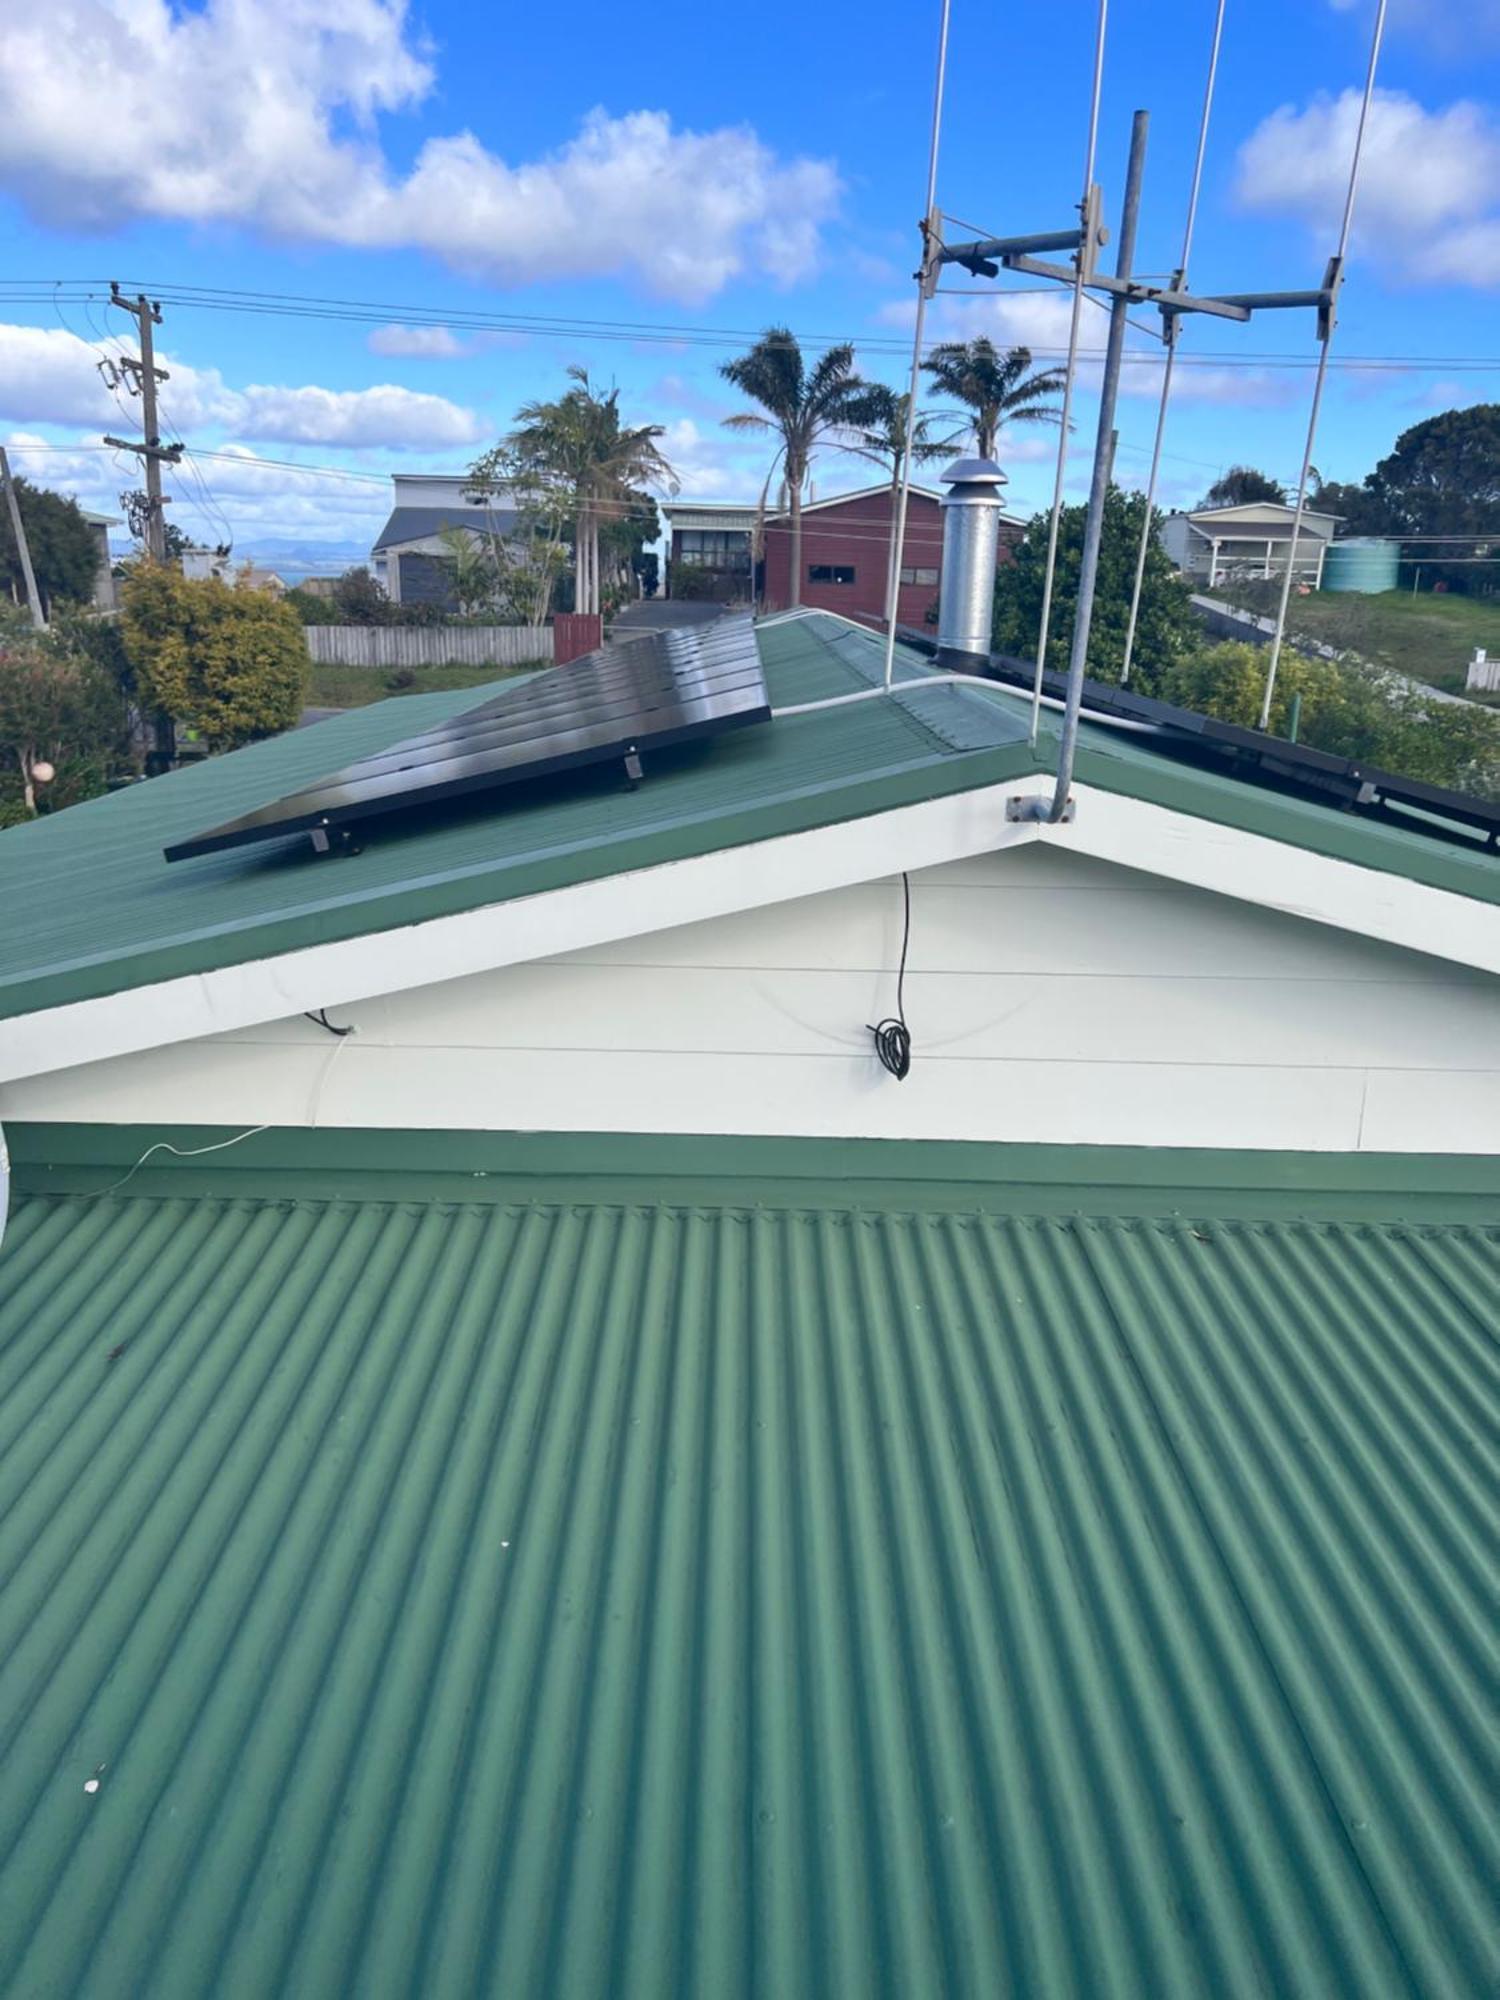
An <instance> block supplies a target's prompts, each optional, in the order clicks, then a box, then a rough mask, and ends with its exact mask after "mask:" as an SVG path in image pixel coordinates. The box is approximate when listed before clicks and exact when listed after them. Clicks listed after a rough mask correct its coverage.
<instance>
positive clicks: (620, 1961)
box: [0, 613, 1500, 2000]
mask: <svg viewBox="0 0 1500 2000" xmlns="http://www.w3.org/2000/svg"><path fill="white" fill-rule="evenodd" d="M672 643H673V644H674V645H675V644H679V643H680V644H683V645H687V646H691V645H692V644H694V643H696V642H695V641H691V640H687V641H680V642H679V641H678V640H675V639H674V641H673V642H672ZM754 644H755V650H756V656H757V658H758V664H759V668H760V670H761V671H762V672H763V674H764V678H765V685H766V690H767V693H768V698H769V706H770V708H771V710H772V714H771V717H770V719H769V720H760V721H757V722H755V723H754V724H753V726H745V727H741V728H737V729H735V730H733V731H731V732H728V733H726V734H723V735H720V736H716V737H713V738H711V739H709V740H705V741H698V742H692V743H683V744H679V745H678V746H677V747H675V748H671V749H663V750H660V751H657V752H648V753H647V754H646V755H645V757H644V767H645V768H644V771H643V774H642V776H641V779H640V782H639V783H638V784H636V785H635V786H634V787H633V788H632V787H631V786H629V785H627V784H626V783H625V781H624V774H623V772H621V771H619V770H617V769H612V768H606V767H602V766H596V767H593V768H591V769H589V770H585V771H582V772H579V771H570V772H563V773H559V774H554V775H552V776H548V777H545V778H541V779H535V780H533V781H532V782H531V783H529V784H527V785H522V786H519V787H517V788H515V789H513V790H507V791H503V792H498V793H491V794H479V795H477V796H473V797H469V798H467V799H463V800H455V801H450V802H448V803H446V804H444V805H441V806H434V807H429V808H426V809H424V810H414V811H411V812H408V813H405V814H403V813H400V812H394V813H392V814H390V815H389V816H387V817H385V818H380V819H375V820H372V821H370V822H368V823H366V824H364V825H363V826H362V827H361V830H360V840H359V845H358V851H353V852H348V853H337V852H331V853H328V854H325V855H319V854H317V853H315V852H314V851H313V845H312V843H311V842H310V841H309V840H308V838H307V837H306V834H305V833H303V834H298V835H293V836H286V837H283V838H281V839H280V840H277V841H272V842H270V843H267V844H259V845H255V846H249V847H234V848H227V849H225V850H224V851H221V852H212V853H204V854H201V855H198V856H196V857H194V858H191V859H186V860H181V861H177V862H174V863H172V864H168V863H167V862H166V861H165V860H164V859H163V855H162V850H163V848H164V847H165V846H170V845H173V844H174V843H176V842H178V841H181V840H184V839H187V838H189V837H191V836H193V835H196V834H198V833H200V832H202V831H203V830H204V829H205V828H209V827H212V826H215V825H218V824H220V823H222V822H224V821H227V820H230V819H232V818H233V817H235V816H236V815H241V814H245V813H250V812H254V811H257V810H259V809H260V808H263V807H266V806H268V805H270V804H271V802H273V801H275V800H277V799H279V798H281V797H283V796H285V795H287V794H289V793H292V792H295V791H297V790H298V789H299V788H301V787H303V786H306V785H308V784H310V783H311V782H313V781H314V780H317V779H318V778H320V777H322V776H325V775H326V774H328V773H329V772H330V771H331V770H333V769H336V768H338V767H341V766H344V765H347V764H349V763H351V762H353V761H355V760H358V759H362V758H367V757H370V756H375V755H379V754H381V753H383V752H386V751H389V750H390V749H391V746H392V745H393V744H395V743H397V742H400V741H403V740H406V739H408V738H410V737H411V736H412V735H413V734H414V732H429V733H432V732H439V733H440V732H441V731H443V730H444V728H445V727H446V726H447V725H448V724H449V723H451V722H452V720H453V718H455V717H457V716H459V715H461V714H462V713H463V712H464V711H465V710H466V709H468V708H470V707H472V706H473V705H474V704H475V703H476V702H478V701H480V700H483V699H486V698H487V697H488V696H489V695H490V694H491V693H494V692H498V690H478V691H476V690H472V689H471V690H467V691H464V692H462V693H448V694H439V695H424V696H419V697H412V698H409V699H406V700H401V701H393V702H387V703H384V704H380V705H378V706H376V707H373V708H368V709H363V710H359V711H357V712H353V713H350V714H347V715H344V716H342V717H339V718H336V719H334V720H332V721H329V722H326V723H322V724H319V725H318V726H316V727H315V728H312V729H308V730H302V731H298V732H295V733H294V734H291V735H288V736H286V737H282V738H279V739H277V740H275V741H273V742H267V743H262V744H258V745H256V746H253V747H252V748H249V749H246V750H243V751H240V752H237V753H235V754H233V755H231V756H227V757H223V758H218V759H213V760H208V761H207V762H205V763H203V764H201V765H198V766H196V767H193V768H190V769H186V770H183V771H180V772H177V773H174V774H172V775H171V776H169V777H166V778H163V779H159V780H155V781H152V782H151V783H149V784H143V785H140V786H136V787H133V788H131V789H130V790H128V791H126V792H122V793H119V794H116V795H114V796H112V797H110V798H107V799H102V800H99V801H96V802H93V803H91V804H88V805H84V806H81V807H78V808H75V809H73V810H71V811H68V812H64V813H59V814H58V815H56V816H55V817H53V818H50V819H47V820H44V821H40V822H37V823H35V824H32V825H30V826H26V827H23V828H20V829H13V830H11V831H9V832H6V833H3V834H0V895H3V898H4V906H5V909H6V911H7V922H6V927H5V932H4V939H3V944H0V1120H3V1122H4V1126H5V1130H6V1133H7V1136H8V1139H9V1142H10V1147H11V1152H12V1157H13V1160H14V1188H13V1196H12V1213H11V1217H10V1222H9V1225H8V1228H7V1231H6V1235H5V1238H4V1240H3V1243H0V1537H6V1536H8V1537H9V1539H8V1540H0V1553H3V1554H4V1555H5V1558H6V1560H5V1562H4V1563H3V1564H0V1795H3V1796H4V1797H5V1799H6V1801H7V1807H6V1815H5V1818H6V1821H7V1825H8V1837H7V1838H5V1839H4V1842H3V1844H0V1898H3V1903H4V1907H5V1908H6V1909H7V1911H8V1912H10V1916H11V1921H10V1922H9V1924H8V1925H7V1926H5V1928H4V1932H3V1934H0V1985H4V1986H6V1987H7V1988H8V1989H9V1990H13V1991H18V1992H20V1991H43V1990H45V1991H58V1992H64V1991H66V1992H75V1991H76V1992H87V1991H90V1990H93V1991H98V1990H102V1987H101V1981H103V1982H104V1984H105V1985H107V1984H110V1983H114V1984H116V1985H117V1986H118V1988H119V1990H152V1991H157V1992H163V1993H167V1992H170V1993H196V1992H205V1993H206V1992H210V1991H216V1990H224V1989H225V1988H226V1986H228V1985H233V1984H235V1983H238V1985H239V1986H240V1987H242V1988H243V1990H246V1991H259V1992H271V1991H298V1990H300V1991H311V1990H321V1991H335V1990H337V1991H356V1990H361V1989H366V1988H368V1989H369V1990H383V1991H391V1992H442V1993H445V1994H450V1993H455V1994H470V1993H485V1994H490V1993H494V1994H497V1995H498V1994H502V1993H505V1994H508V1993H520V1992H526V1993H529V1994H538V1993H540V1994H558V1995H562V1994H567V1995H569V1996H570V2000H571V1996H576V1995H579V1994H599V1995H603V1994H606V1993H609V1994H621V1993H624V1994H630V1995H641V1996H647V1995H650V1996H653V2000H654V1996H657V1995H660V1994H673V1995H677V1994H680V1995H683V1996H686V1995H690V1994H702V1993H714V1994H734V1995H743V1996H747V2000H749V1996H759V1995H772V1994H774V1995H776V1996H778V2000H781V1996H784V1995H788V1994H796V1995H802V1994H806V1995H809V1996H811V1995H814V1994H825V1993H830V1992H844V1993H856V1992H857V1993H890V1994H891V1995H893V1996H894V1995H897V1994H902V1995H906V1994H914V1993H925V1992H943V1993H947V1994H974V1995H976V1996H977V1995H981V1994H993V1993H997V1992H1003V1991H1030V1992H1061V1991H1075V1990H1076V1991H1102V1990H1106V1989H1108V1990H1111V1991H1115V1992H1119V1993H1122V1994H1140V1995H1142V1996H1144V1995H1147V1994H1160V1993H1164V1992H1172V1993H1178V1992H1182V1993H1186V1992H1200V1991H1201V1992H1206V1991H1209V1990H1214V1991H1216V1992H1218V1993H1221V1994H1226V1993H1227V1994H1230V1995H1239V1994H1242V1993H1243V1994H1246V1995H1249V1994H1251V1993H1258V1992H1263V1991H1281V1992H1291V1991H1306V1992H1309V1993H1312V1992H1339V1993H1342V1994H1360V1995H1369V1996H1372V2000H1373V1996H1375V1995H1378V1994H1384V1993H1388V1992H1393V1991H1402V1990H1418V1991H1422V1992H1425V1993H1431V1994H1453V1995H1458V1994H1461V1993H1466V1992H1473V1991H1477V1990H1480V1988H1481V1986H1482V1984H1483V1982H1484V1979H1485V1978H1486V1976H1487V1974H1486V1970H1485V1968H1486V1966H1487V1964H1488V1962H1489V1950H1490V1939H1491V1921H1490V1919H1491V1916H1492V1913H1493V1905H1492V1898H1493V1882H1494V1879H1495V1871H1494V1865H1493V1864H1494V1861H1495V1854H1494V1828H1493V1825H1492V1824H1491V1821H1490V1817H1489V1815H1488V1813H1487V1811H1486V1806H1485V1800H1486V1796H1487V1788H1486V1783H1485V1771H1486V1763H1487V1759H1488V1758H1489V1756H1490V1751H1491V1745H1490V1740H1489V1739H1490V1731H1489V1728H1488V1701H1487V1692H1486V1690H1487V1685H1488V1664H1489V1663H1488V1652H1489V1649H1488V1647H1487V1645H1486V1641H1485V1633H1486V1631H1487V1629H1488V1625H1489V1620H1490V1616H1491V1611H1492V1606H1491V1604H1490V1595H1491V1592H1490V1582H1489V1567H1490V1566H1489V1564H1488V1561H1487V1559H1486V1551H1485V1549H1484V1545H1483V1534H1482V1530H1481V1528H1480V1526H1479V1523H1480V1522H1481V1521H1482V1518H1483V1515H1484V1510H1485V1507H1486V1505H1487V1504H1488V1503H1487V1501H1486V1499H1485V1495H1486V1493H1487V1492H1491V1491H1493V1480H1494V1473H1495V1467H1494V1465H1493V1462H1492V1458H1493V1454H1492V1452H1491V1451H1490V1449H1489V1447H1488V1446H1487V1444H1486V1440H1487V1439H1493V1436H1494V1435H1495V1423H1496V1415H1497V1412H1496V1408H1495V1403H1496V1378H1495V1372H1494V1366H1493V1336H1494V1330H1495V1326H1496V1324H1497V1322H1500V1164H1497V1160H1496V1150H1497V1138H1500V860H1497V858H1496V855H1495V852H1494V846H1493V835H1492V834H1491V835H1490V842H1489V845H1488V846H1487V845H1486V844H1485V826H1484V816H1483V811H1482V809H1479V808H1475V809H1474V810H1473V812H1472V813H1470V814H1469V816H1468V817H1467V818H1465V817H1463V813H1464V812H1466V811H1467V809H1466V808H1463V807H1462V805H1461V802H1454V806H1453V815H1452V816H1449V815H1447V814H1445V813H1443V812H1441V811H1438V810H1437V809H1435V808H1433V807H1431V806H1429V808H1428V809H1427V810H1425V811H1423V812H1422V813H1420V814H1419V813H1416V812H1406V811H1405V809H1404V807H1403V806H1402V804H1401V802H1400V800H1399V799H1397V798H1395V797H1394V796H1385V795H1383V794H1382V792H1381V789H1380V786H1379V785H1378V784H1374V783H1370V784H1366V785H1365V787H1364V790H1363V792H1357V791H1351V792H1350V793H1349V794H1348V795H1347V796H1346V797H1345V798H1344V801H1343V803H1341V804H1335V803H1330V802H1329V795H1328V794H1326V793H1325V794H1323V795H1322V796H1321V797H1319V796H1314V795H1311V794H1299V793H1298V792H1297V791H1296V790H1295V789H1293V788H1292V786H1293V785H1294V783H1295V776H1294V775H1293V776H1292V777H1288V776H1287V775H1286V774H1283V775H1282V777H1281V778H1280V780H1279V781H1278V783H1277V784H1276V785H1271V784H1269V783H1262V782H1257V781H1253V780H1251V779H1249V778H1246V777H1242V776H1236V775H1233V773H1232V771H1231V769H1230V768H1229V767H1228V766H1227V765H1224V764H1215V763H1212V762H1210V761H1206V760H1207V759H1209V757H1210V754H1211V746H1208V747H1205V746H1204V745H1203V744H1201V743H1200V744H1199V745H1198V747H1197V749H1196V751H1194V752H1193V753H1192V754H1191V755H1190V754H1189V753H1188V752H1187V751H1185V750H1184V749H1183V747H1182V746H1181V745H1180V744H1178V743H1176V742H1175V740H1174V739H1172V738H1171V737H1170V736H1164V735H1161V734H1158V733H1154V732H1153V731H1151V730H1149V729H1146V730H1143V729H1142V728H1140V727H1139V726H1138V725H1137V726H1135V727H1122V726H1119V725H1118V724H1117V723H1116V722H1112V721H1110V720H1109V719H1108V718H1104V717H1099V716H1090V717H1086V718H1085V720H1084V723H1083V726H1082V730H1081V735H1080V745H1079V753H1078V759H1077V764H1076V767H1075V773H1074V785H1073V803H1074V807H1075V812H1074V816H1073V817H1072V818H1071V819H1070V820H1068V821H1067V822H1065V823H1062V824H1058V825H1055V826H1054V825H1050V824H1045V823H1040V822H1038V821H1037V820H1035V819H1027V818H1020V817H1017V816H1016V811H1017V806H1018V802H1020V804H1021V805H1022V806H1023V807H1024V803H1025V802H1026V801H1028V800H1031V799H1034V798H1036V797H1039V796H1044V795H1045V796H1050V790H1051V783H1052V771H1053V768H1054V765H1055V759H1056V754H1057V736H1056V717H1055V714H1054V713H1053V711H1051V710H1050V709H1049V710H1048V711H1046V713H1045V718H1044V725H1043V728H1042V732H1041V736H1040V741H1039V742H1038V743H1037V744H1036V745H1032V744H1031V743H1030V741H1029V740H1028V713H1027V711H1028V704H1027V702H1026V701H1024V700H1023V699H1021V698H1020V697H1017V696H1015V695H1013V694H1011V693H1008V692H1007V691H1005V690H1004V689H1002V688H998V687H997V688H995V689H993V690H988V689H983V688H978V687H973V686H961V685H954V684H943V683H940V682H939V681H938V680H937V679H935V678H934V677H933V675H932V674H931V672H930V670H929V669H928V668H927V667H926V665H925V664H924V663H923V662H922V661H920V660H918V659H917V658H916V657H915V656H914V655H907V654H906V653H905V652H904V650H903V651H902V652H901V653H899V654H898V659H897V678H898V681H899V682H900V683H901V685H900V686H899V687H898V688H897V690H896V691H894V692H893V693H891V694H876V695H873V696H871V695H870V690H871V689H872V688H874V687H876V686H877V685H878V683H879V681H880V677H881V641H880V640H879V638H878V637H876V636H874V635H872V634H870V633H868V632H863V631H861V630H859V629H858V628H855V627H852V626H850V625H848V624H847V623H845V622H844V621H842V620H840V619H838V618H835V617H833V616H831V615H827V614H808V613H802V614H789V615H786V616H783V617H779V618H776V619H772V620H767V621H764V622H763V623H762V624H761V625H759V626H758V627H756V628H755V636H754ZM604 665H605V666H606V667H607V668H609V669H610V670H611V671H614V670H616V669H618V668H619V667H620V662H619V659H618V656H611V658H610V659H608V660H606V662H605V663H604ZM558 671H559V672H566V671H568V670H558ZM548 685H549V686H550V685H557V686H562V685H563V683H561V682H559V683H555V684H553V683H549V684H548ZM544 693H545V690H544ZM850 696H858V697H861V698H860V699H856V700H850V699H847V698H848V697H850ZM866 696H869V698H863V697H866ZM433 740H438V741H440V740H441V737H440V735H439V736H436V737H434V738H433ZM395 761H397V762H399V761H400V760H399V759H397V760H395ZM903 957H904V978H903V976H902V972H903ZM902 1007H904V1012H905V1017H906V1020H907V1022H908V1024H909V1027H910V1031H911V1035H912V1042H913V1051H914V1053H913V1061H912V1067H911V1071H910V1074H909V1075H908V1076H907V1077H906V1078H905V1080H904V1081H898V1080H897V1079H896V1078H895V1077H894V1076H893V1075H891V1074H889V1073H888V1072H887V1070H886V1069H885V1068H883V1067H882V1065H881V1063H880V1062H879V1061H878V1060H877V1057H876V1054H875V1051H874V1045H873V1038H872V1035H871V1029H870V1024H872V1023H879V1022H881V1021H882V1020H883V1019H885V1018H887V1017H889V1016H891V1015H893V1014H895V1013H897V1011H898V1009H900V1008H902Z"/></svg>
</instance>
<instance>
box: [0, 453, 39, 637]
mask: <svg viewBox="0 0 1500 2000" xmlns="http://www.w3.org/2000/svg"><path fill="white" fill-rule="evenodd" d="M0 486H3V487H4V488H5V505H6V508H7V510H8V512H9V514H10V531H11V533H12V534H13V535H14V536H15V538H16V553H17V554H18V555H19V556H20V558H21V575H22V576H23V577H24V578H25V579H26V602H27V604H28V606H29V607H30V610H31V622H32V624H33V625H34V626H35V627H36V629H37V630H38V632H43V631H45V630H46V628H47V621H46V619H45V618H44V617H43V616H42V600H41V597H40V596H39V595H38V593H37V587H36V571H35V570H34V569H33V568H32V567H31V549H30V547H29V545H28V543H27V540H26V523H25V522H24V521H23V520H22V519H21V502H20V498H19V496H18V495H17V493H16V487H15V481H14V480H13V479H12V478H11V476H10V460H9V459H8V458H7V457H6V455H5V447H4V445H0Z"/></svg>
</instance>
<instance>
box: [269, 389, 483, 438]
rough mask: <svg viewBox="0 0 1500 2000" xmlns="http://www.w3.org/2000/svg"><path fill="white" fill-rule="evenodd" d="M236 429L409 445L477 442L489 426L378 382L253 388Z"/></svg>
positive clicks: (453, 407) (441, 399) (443, 403)
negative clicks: (351, 386)
mask: <svg viewBox="0 0 1500 2000" xmlns="http://www.w3.org/2000/svg"><path fill="white" fill-rule="evenodd" d="M240 401H241V404H242V414H241V416H240V417H239V420H238V422H237V423H236V424H235V429H236V430H237V431H238V432H239V433H240V435H241V436H242V437H247V438H266V439H271V440H274V441H275V442H277V443H282V444H336V445H383V446H385V447H386V448H388V449H390V450H404V449H406V448H408V447H411V446H418V447H432V446H443V445H465V444H475V443H477V442H478V440H479V439H480V438H482V437H484V436H486V435H487V426H486V425H485V424H484V423H483V422H482V420H481V419H480V418H479V417H478V416H476V415H475V413H474V411H473V410H466V409H462V408H461V407H460V406H459V405H458V404H457V403H450V402H449V401H448V399H447V397H446V396H428V395H423V394H422V393H421V392H419V391H418V390H415V389H401V388H397V387H396V386H395V384H393V383H390V382H382V383H380V384H379V385H378V386H377V387H375V388H373V389H319V388H311V387H309V388H303V389H275V388H261V387H256V386H254V385H252V386H251V387H250V388H248V389H246V390H244V392H243V394H242V396H241V398H240Z"/></svg>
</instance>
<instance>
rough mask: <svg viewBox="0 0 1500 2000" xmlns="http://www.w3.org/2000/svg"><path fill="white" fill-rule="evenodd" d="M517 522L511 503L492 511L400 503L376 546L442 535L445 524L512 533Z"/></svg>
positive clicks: (379, 547) (385, 546) (383, 546)
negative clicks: (407, 505) (404, 505)
mask: <svg viewBox="0 0 1500 2000" xmlns="http://www.w3.org/2000/svg"><path fill="white" fill-rule="evenodd" d="M515 525H516V515H515V511H514V509H512V508H509V507H495V508H491V509H489V510H488V511H486V510H482V509H480V508H478V507H397V508H396V509H395V511H394V512H393V513H392V515H391V518H390V519H389V520H388V521H387V522H386V524H385V526H384V527H383V528H382V529H381V531H380V533H379V534H378V535H377V536H376V537H375V540H374V543H373V545H372V546H373V547H375V548H377V549H386V548H392V547H394V546H395V545H396V544H398V543H400V542H421V541H425V540H426V539H427V537H428V536H429V535H440V534H441V533H442V532H443V530H444V528H474V529H476V530H485V529H491V528H493V529H495V530H497V531H498V532H499V533H500V534H502V535H508V534H509V533H510V531H511V529H512V528H514V526H515Z"/></svg>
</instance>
